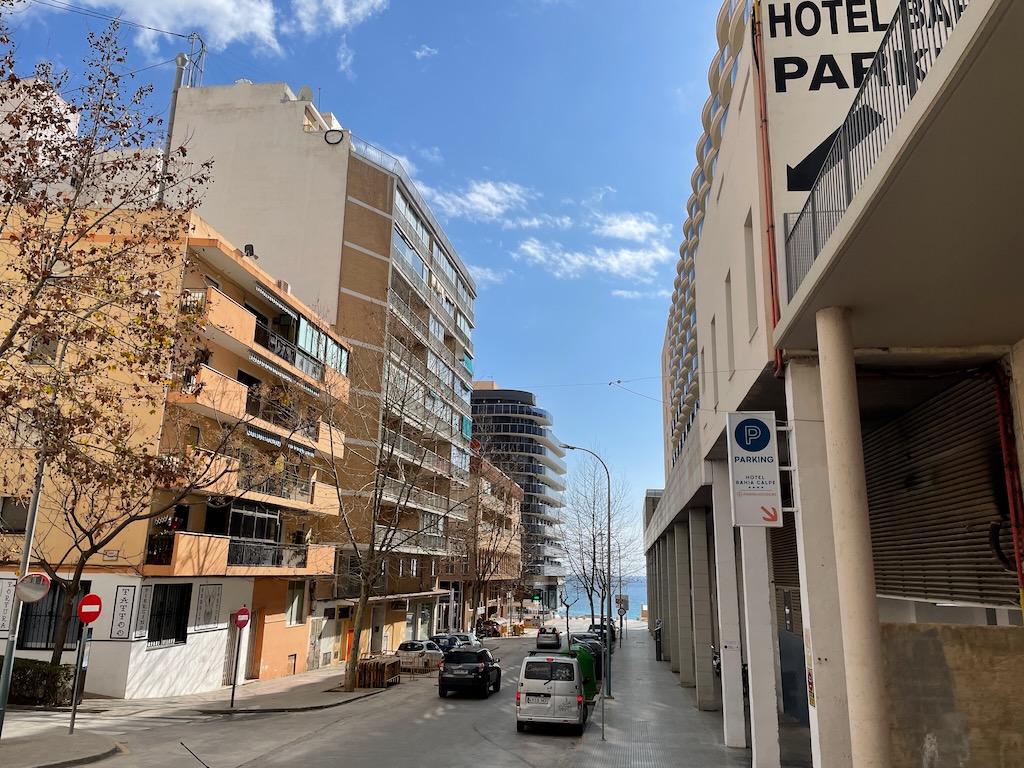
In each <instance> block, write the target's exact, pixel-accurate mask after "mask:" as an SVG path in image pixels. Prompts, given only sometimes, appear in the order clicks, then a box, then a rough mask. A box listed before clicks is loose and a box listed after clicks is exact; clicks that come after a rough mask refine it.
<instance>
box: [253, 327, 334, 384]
mask: <svg viewBox="0 0 1024 768" xmlns="http://www.w3.org/2000/svg"><path fill="white" fill-rule="evenodd" d="M253 340H254V341H255V342H256V343H257V344H259V345H260V346H261V347H263V348H264V349H268V350H270V351H271V352H272V353H274V354H275V355H277V356H278V357H279V358H281V359H282V360H284V361H285V362H288V363H291V364H292V365H294V366H295V367H296V368H298V369H299V370H300V371H302V372H303V373H306V374H308V375H309V376H310V377H312V378H314V379H316V380H317V381H323V378H324V364H323V363H322V362H321V361H320V360H317V359H316V358H315V357H313V356H312V355H310V354H309V353H307V352H305V351H303V350H301V349H299V348H298V347H297V346H295V345H294V344H293V343H292V342H290V341H288V339H286V338H285V337H284V336H281V335H280V334H278V333H275V332H274V331H272V330H270V329H269V328H268V327H267V326H266V325H264V324H263V323H260V322H257V323H256V334H255V336H254V339H253Z"/></svg>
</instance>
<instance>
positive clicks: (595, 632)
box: [582, 624, 615, 653]
mask: <svg viewBox="0 0 1024 768" xmlns="http://www.w3.org/2000/svg"><path fill="white" fill-rule="evenodd" d="M590 627H591V628H590V629H588V630H587V631H586V632H584V633H582V634H584V635H589V636H590V637H596V638H597V639H598V640H600V641H601V644H602V645H605V644H609V640H608V633H607V632H605V629H604V627H602V626H601V625H600V624H591V625H590ZM610 646H611V652H612V653H615V640H614V639H613V640H611V642H610Z"/></svg>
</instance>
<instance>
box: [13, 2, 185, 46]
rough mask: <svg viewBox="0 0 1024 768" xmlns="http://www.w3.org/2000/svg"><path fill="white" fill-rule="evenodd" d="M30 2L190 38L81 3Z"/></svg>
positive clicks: (128, 25)
mask: <svg viewBox="0 0 1024 768" xmlns="http://www.w3.org/2000/svg"><path fill="white" fill-rule="evenodd" d="M28 2H30V3H35V4H36V5H45V6H46V7H48V8H55V9H57V10H59V11H70V12H71V13H77V14H79V15H81V16H88V17H90V18H93V19H103V20H105V21H116V22H118V23H119V24H123V25H125V26H126V27H134V28H135V29H145V30H148V31H150V32H159V33H160V34H162V35H171V36H172V37H180V38H183V39H185V40H187V39H188V38H189V36H188V35H183V34H182V33H180V32H171V31H170V30H167V29H159V28H158V27H151V26H148V25H147V24H140V23H139V22H137V21H128V20H127V19H123V18H120V17H117V16H108V15H107V14H105V13H101V12H100V11H96V10H93V9H92V8H83V7H82V6H80V5H73V4H71V3H65V2H62V0H28Z"/></svg>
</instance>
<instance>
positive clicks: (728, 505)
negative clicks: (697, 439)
mask: <svg viewBox="0 0 1024 768" xmlns="http://www.w3.org/2000/svg"><path fill="white" fill-rule="evenodd" d="M711 498H712V503H713V504H714V516H715V517H714V525H715V583H716V584H717V586H718V591H717V594H718V637H719V641H720V642H721V644H722V648H721V654H722V720H723V721H724V726H725V745H726V746H727V747H746V746H747V733H746V716H745V714H744V711H743V650H742V647H741V646H740V610H739V589H738V585H737V580H736V540H735V538H734V537H733V528H732V501H731V498H732V496H731V494H730V492H729V466H728V464H727V463H726V462H724V461H712V462H711Z"/></svg>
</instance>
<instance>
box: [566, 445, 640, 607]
mask: <svg viewBox="0 0 1024 768" xmlns="http://www.w3.org/2000/svg"><path fill="white" fill-rule="evenodd" d="M606 482H607V478H606V475H605V472H604V469H603V468H602V467H601V465H600V464H599V463H598V461H597V460H596V459H594V458H593V457H591V456H589V455H586V457H585V458H584V459H582V460H581V461H580V463H579V464H578V465H577V468H576V470H575V471H574V472H573V473H572V474H571V475H570V476H569V482H568V485H567V488H566V491H565V495H564V496H563V500H564V501H565V508H564V510H563V515H562V521H563V523H562V529H563V531H564V535H565V538H564V545H565V550H566V560H567V563H568V572H569V583H570V584H572V585H573V586H574V587H575V589H576V590H577V591H578V592H579V594H581V595H583V596H584V597H585V598H586V600H587V604H588V605H589V607H590V616H591V621H597V616H598V615H599V614H600V615H603V614H604V611H603V607H604V606H605V605H606V602H607V601H606V598H607V595H608V590H609V589H610V588H611V586H612V583H611V581H610V579H609V574H608V573H606V571H607V567H606V565H605V562H606V552H607V546H608V545H607V538H606V537H607V536H608V490H607V487H606V485H605V483H606ZM628 499H629V487H628V485H627V484H626V483H625V481H622V480H619V481H616V480H615V479H614V478H613V481H612V488H611V518H612V536H613V542H614V541H615V540H617V539H618V538H619V537H620V536H621V532H622V531H623V530H625V529H627V528H628V522H629V513H628V509H627V503H628ZM595 609H596V610H595Z"/></svg>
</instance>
